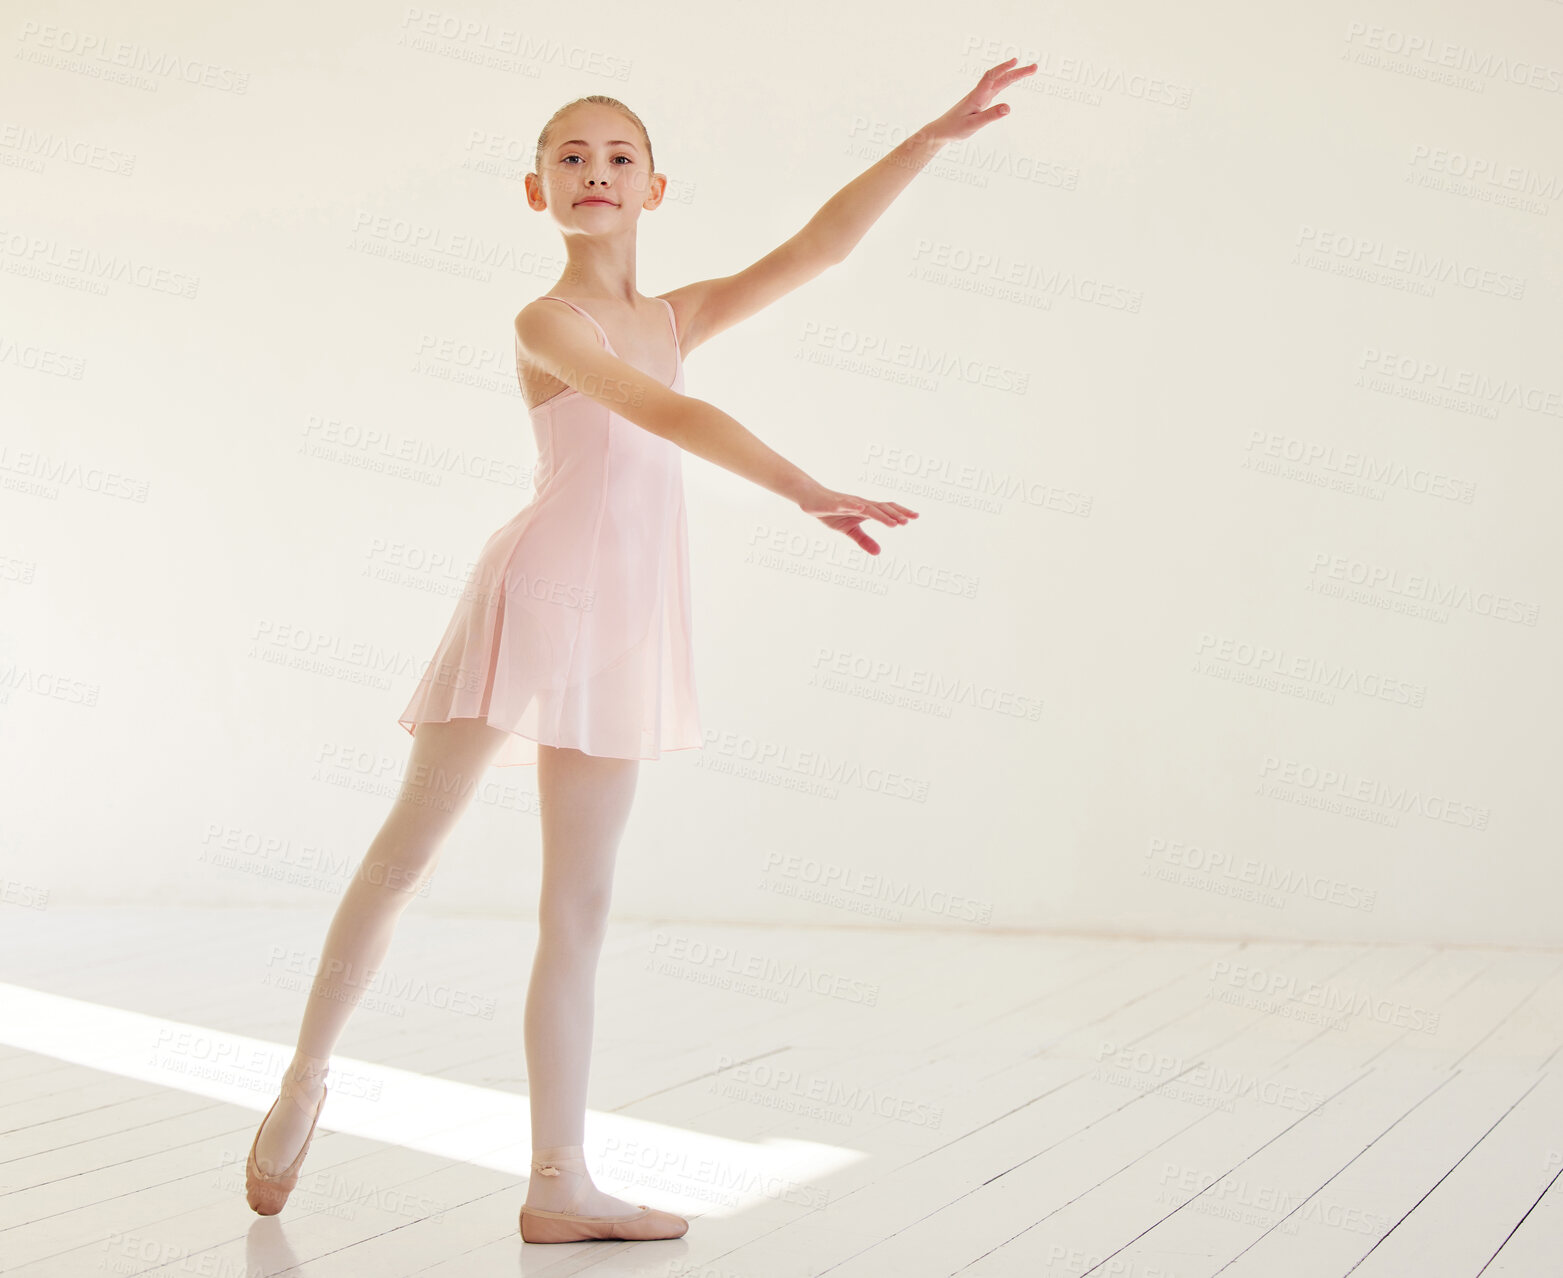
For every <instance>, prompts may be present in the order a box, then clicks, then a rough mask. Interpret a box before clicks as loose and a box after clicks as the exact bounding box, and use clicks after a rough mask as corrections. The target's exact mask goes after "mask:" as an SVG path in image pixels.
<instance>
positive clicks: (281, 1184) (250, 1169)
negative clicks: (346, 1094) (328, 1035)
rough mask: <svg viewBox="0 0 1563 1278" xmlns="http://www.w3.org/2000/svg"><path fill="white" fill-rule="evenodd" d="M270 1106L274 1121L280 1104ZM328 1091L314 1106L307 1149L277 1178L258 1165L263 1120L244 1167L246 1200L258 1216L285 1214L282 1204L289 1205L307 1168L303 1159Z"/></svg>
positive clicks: (307, 1136)
mask: <svg viewBox="0 0 1563 1278" xmlns="http://www.w3.org/2000/svg"><path fill="white" fill-rule="evenodd" d="M281 1099H282V1097H281V1096H278V1097H277V1100H274V1101H272V1102H271V1109H268V1110H267V1111H266V1118H270V1117H271V1110H272V1109H276V1108H277V1101H280V1100H281ZM325 1104H326V1089H325V1088H324V1087H322V1088H321V1089H320V1100H319V1101H318V1102H317V1103H316V1105H315V1117H314V1118H313V1119H312V1120H311V1121H310V1124H309V1131H308V1133H307V1134H306V1135H305V1137H304V1145H303V1148H301V1149H300V1150H299V1152H298V1157H296V1158H295V1159H294V1160H293V1161H292V1162H291V1163H289V1164H288V1165H287V1167H285V1168H284V1169H283V1170H282V1171H280V1172H278V1173H276V1175H267V1173H265V1172H263V1171H262V1170H261V1169H260V1166H259V1165H258V1164H257V1163H256V1161H255V1147H256V1146H257V1145H258V1144H260V1128H261V1127H264V1126H266V1118H263V1119H261V1122H260V1127H257V1128H256V1129H255V1139H254V1140H252V1141H251V1142H250V1157H249V1161H248V1162H246V1163H245V1166H244V1197H245V1200H246V1201H247V1202H248V1203H249V1204H250V1207H251V1209H252V1210H254V1211H255V1213H256V1214H257V1215H261V1216H275V1215H276V1214H277V1213H278V1212H279V1211H281V1210H282V1204H283V1203H285V1202H287V1201H288V1195H289V1194H291V1193H292V1192H293V1187H294V1186H295V1185H297V1184H298V1173H299V1168H300V1167H302V1166H303V1165H304V1155H305V1154H307V1153H309V1143H310V1141H312V1140H314V1139H315V1124H316V1123H318V1122H319V1121H320V1111H321V1110H322V1109H324V1108H325Z"/></svg>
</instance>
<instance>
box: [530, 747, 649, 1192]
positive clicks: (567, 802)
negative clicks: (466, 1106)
mask: <svg viewBox="0 0 1563 1278" xmlns="http://www.w3.org/2000/svg"><path fill="white" fill-rule="evenodd" d="M639 769H640V761H639V760H637V759H611V758H604V757H601V756H598V755H590V754H584V753H582V752H581V751H579V750H569V749H563V748H555V747H551V746H539V747H538V761H537V791H538V800H539V802H540V804H541V808H542V834H543V879H542V890H541V893H540V899H539V902H538V933H537V954H536V956H535V958H534V959H533V962H532V980H531V984H530V986H529V987H528V989H527V996H526V1027H525V1028H526V1063H527V1077H528V1080H529V1082H528V1092H529V1096H530V1101H531V1114H532V1157H533V1159H534V1160H540V1161H545V1162H547V1163H549V1164H551V1165H552V1167H553V1168H556V1169H557V1170H558V1172H559V1174H558V1175H549V1174H546V1173H545V1174H543V1175H539V1174H537V1172H536V1171H535V1170H534V1172H533V1175H532V1176H531V1178H530V1179H529V1180H528V1182H527V1192H526V1202H527V1205H528V1206H531V1207H537V1208H540V1209H542V1210H544V1211H567V1212H579V1213H580V1214H582V1215H587V1216H619V1215H628V1214H629V1213H632V1212H633V1211H634V1210H635V1204H634V1203H629V1202H626V1201H625V1200H624V1199H622V1198H615V1197H613V1196H612V1195H611V1194H605V1193H603V1192H602V1191H601V1190H599V1189H597V1187H596V1186H595V1185H593V1184H592V1180H591V1174H590V1173H589V1172H588V1171H587V1168H586V1161H585V1157H584V1151H583V1149H582V1145H583V1142H584V1140H585V1127H586V1080H587V1074H588V1072H589V1069H590V1065H591V1048H592V1020H593V1012H594V990H595V985H596V979H597V959H598V956H599V955H600V954H601V952H602V943H603V939H604V937H605V935H606V932H607V921H608V906H609V903H610V901H611V899H612V896H613V867H614V861H615V858H616V856H617V853H618V848H619V837H620V836H621V835H622V834H623V833H624V827H625V825H626V824H627V823H628V821H629V813H630V804H631V802H632V801H633V800H634V797H635V782H636V779H637V776H638V774H639Z"/></svg>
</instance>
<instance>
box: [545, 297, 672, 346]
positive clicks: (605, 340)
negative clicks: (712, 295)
mask: <svg viewBox="0 0 1563 1278" xmlns="http://www.w3.org/2000/svg"><path fill="white" fill-rule="evenodd" d="M538 300H539V301H549V302H563V303H564V304H565V305H566V306H568V307H569V308H570V309H571V310H572V311H576V312H577V313H579V314H581V315H585V316H586V318H587V319H588V320H591V325H592V327H593V328H595V329H596V330H597V333H598V335H599V336H600V337H601V338H602V344H603V345H604V346H606V347H607V348H608V349H609V350H610V351H613V343H612V342H610V341H609V340H608V331H607V330H606V329H605V328H603V326H602V325H601V324H599V323H598V322H597V321H596V320H595V319H592V317H591V315H590V314H589V313H587V312H586V311H583V310H581V308H580V307H579V306H577V305H576V304H575V303H574V302H572V301H571V300H570V299H569V298H567V297H555V296H554V295H553V294H552V293H544V294H543V296H542V297H540V298H539V299H538ZM674 340H675V341H677V340H678V339H677V335H675V336H674ZM613 353H614V354H615V355H617V354H618V351H613Z"/></svg>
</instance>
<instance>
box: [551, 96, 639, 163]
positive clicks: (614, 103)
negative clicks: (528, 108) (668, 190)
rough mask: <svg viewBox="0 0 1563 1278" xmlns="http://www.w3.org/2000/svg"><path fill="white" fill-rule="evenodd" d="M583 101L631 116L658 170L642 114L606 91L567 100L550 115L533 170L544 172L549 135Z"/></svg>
mask: <svg viewBox="0 0 1563 1278" xmlns="http://www.w3.org/2000/svg"><path fill="white" fill-rule="evenodd" d="M583 102H589V103H591V104H593V105H594V106H605V107H612V108H613V109H614V110H615V111H622V112H624V114H625V115H627V116H629V118H630V119H631V120H633V121H634V122H635V127H636V128H637V129H639V130H640V136H641V137H643V138H644V139H645V140H646V159H647V160H648V161H650V164H651V169H652V171H653V172H655V171H656V168H657V161H656V157H655V156H653V155H652V153H651V134H649V133H647V132H646V126H645V125H644V124H642V123H641V120H640V116H638V115H636V114H635V113H634V112H633V111H631V110H630V109H629V107H627V106H625V105H624V103H622V102H620V101H619V100H618V98H610V97H609V96H608V95H607V94H606V93H591V94H588V95H587V96H586V97H584V98H576V99H575V101H574V102H566V103H565V104H564V105H563V106H562V107H560V108H559V109H558V110H557V111H555V112H554V113H553V115H551V116H549V118H548V123H547V124H545V125H543V131H542V132H541V133H539V134H538V135H537V154H536V155H535V156H534V157H533V158H532V171H533V172H535V173H540V172H542V168H543V152H544V151H546V150H547V149H548V135H549V133H551V132H552V131H553V127H554V125H556V124H557V123H559V117H560V116H562V115H563V114H564V113H565V112H566V111H568V110H570V108H571V107H576V106H580V105H581V104H582V103H583Z"/></svg>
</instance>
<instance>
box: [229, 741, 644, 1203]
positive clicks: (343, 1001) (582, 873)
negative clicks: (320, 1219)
mask: <svg viewBox="0 0 1563 1278" xmlns="http://www.w3.org/2000/svg"><path fill="white" fill-rule="evenodd" d="M505 736H506V733H504V732H503V731H502V730H500V729H498V728H494V727H491V726H490V725H489V724H487V723H485V722H483V721H482V720H481V719H454V720H451V721H450V722H449V723H422V724H419V725H418V728H417V731H416V732H415V733H414V734H413V744H412V751H411V754H410V757H409V760H408V767H407V774H406V778H405V779H404V781H403V782H402V786H401V789H400V791H399V793H398V794H397V797H396V800H395V802H394V804H393V806H392V809H391V813H390V815H389V816H388V817H386V820H385V824H384V825H383V826H381V828H380V832H379V833H378V834H377V835H376V836H375V838H374V841H373V842H372V843H371V844H370V845H369V850H368V852H367V853H365V855H364V859H363V861H362V863H361V864H360V866H359V868H358V872H357V874H356V875H355V876H354V878H353V881H352V883H351V884H349V886H348V888H347V890H346V891H345V892H344V893H343V894H342V900H341V903H340V904H339V905H338V906H337V910H336V915H335V917H334V918H333V919H332V921H331V927H330V930H329V931H328V932H327V933H326V939H325V945H324V947H323V949H322V952H321V957H320V966H319V969H318V970H317V972H316V975H315V980H314V985H313V988H312V989H311V991H310V998H309V1000H308V1003H307V1005H306V1007H305V1009H304V1018H303V1024H302V1025H301V1026H300V1028H299V1035H298V1046H297V1050H296V1052H295V1055H294V1058H293V1061H292V1063H291V1064H290V1065H289V1067H288V1069H287V1070H286V1071H285V1073H284V1075H283V1080H282V1088H281V1091H282V1099H281V1101H279V1103H278V1104H277V1106H276V1108H275V1109H274V1110H273V1111H272V1115H271V1117H270V1118H269V1119H268V1120H266V1121H265V1123H264V1125H263V1126H262V1128H261V1132H260V1139H259V1142H258V1143H257V1146H256V1151H255V1158H256V1162H257V1164H259V1166H260V1168H261V1170H262V1171H265V1172H269V1173H275V1172H277V1171H278V1170H280V1169H281V1168H283V1167H286V1166H287V1165H288V1164H289V1163H290V1162H292V1160H293V1158H294V1157H295V1156H296V1155H297V1153H298V1151H299V1148H300V1146H301V1145H302V1144H303V1142H304V1137H305V1134H306V1133H307V1132H308V1131H309V1125H310V1123H311V1121H312V1120H313V1119H314V1115H315V1106H316V1104H317V1102H318V1101H319V1099H320V1089H321V1087H322V1086H323V1085H326V1084H328V1083H329V1079H328V1078H327V1077H326V1072H327V1069H328V1066H329V1062H330V1057H331V1053H332V1051H333V1050H334V1048H335V1046H336V1043H337V1040H338V1039H339V1038H340V1037H341V1034H342V1029H343V1027H344V1026H345V1025H346V1024H347V1019H348V1017H349V1016H350V1015H351V1014H352V1011H353V1009H354V1008H355V1007H356V1006H357V1005H358V1001H359V999H360V998H361V997H362V995H363V991H364V989H365V988H366V987H367V986H368V984H369V982H370V980H371V979H372V978H373V976H374V974H375V971H376V970H377V969H378V968H379V966H380V964H381V963H382V962H384V960H385V956H386V953H387V951H388V950H389V949H390V945H391V938H392V935H393V934H394V932H395V929H396V924H397V922H398V921H399V920H400V919H401V916H402V912H403V911H404V910H405V909H406V908H407V906H408V905H409V904H410V903H411V901H412V898H413V897H414V896H416V895H417V893H418V891H419V889H420V888H421V887H422V885H423V884H424V883H425V882H426V881H427V879H428V877H429V876H430V875H431V874H432V873H433V872H434V867H435V864H436V863H437V861H438V860H439V855H440V848H441V846H442V845H443V843H444V841H445V838H446V836H447V835H448V834H449V833H450V831H451V829H452V828H453V827H454V826H455V824H456V821H457V820H458V819H459V817H460V816H461V814H462V813H463V812H464V811H465V810H466V808H467V805H468V804H469V803H470V801H471V797H472V793H473V791H474V789H475V787H476V785H477V783H478V781H479V780H480V779H481V777H482V774H483V770H484V769H485V768H486V767H487V766H488V763H489V761H490V760H491V759H492V758H493V757H494V755H495V753H496V752H497V751H498V749H499V747H500V745H501V744H503V742H504V739H505ZM639 766H640V765H639V762H638V760H634V759H612V758H604V757H601V756H597V755H589V754H584V753H582V752H581V751H579V750H568V749H562V748H555V747H552V746H545V745H540V746H538V761H537V789H538V799H539V804H540V807H541V812H542V842H543V872H542V888H541V893H540V899H539V903H538V939H537V952H536V955H535V956H534V958H533V963H532V979H531V983H530V985H529V986H528V988H527V999H526V1016H525V1036H526V1063H527V1074H528V1077H529V1080H530V1083H529V1088H528V1093H529V1100H530V1109H531V1119H532V1148H533V1153H534V1156H537V1155H540V1154H542V1155H545V1156H546V1157H547V1158H549V1159H550V1160H552V1161H554V1162H556V1163H559V1164H562V1165H563V1166H565V1168H566V1170H569V1171H572V1172H574V1173H575V1174H574V1175H570V1176H561V1177H552V1178H546V1179H545V1178H540V1177H537V1176H533V1177H531V1178H530V1180H529V1182H528V1188H527V1199H526V1201H527V1202H528V1203H529V1204H530V1205H531V1206H533V1207H540V1208H543V1209H544V1210H549V1211H578V1212H582V1213H584V1214H591V1215H615V1214H624V1213H628V1212H630V1211H633V1210H634V1204H631V1203H626V1202H625V1201H624V1200H622V1199H618V1198H614V1197H612V1196H611V1195H608V1194H604V1193H602V1192H601V1191H599V1190H597V1189H596V1188H595V1186H594V1185H592V1183H591V1179H590V1175H589V1173H587V1172H586V1170H585V1163H584V1158H583V1157H582V1149H581V1146H582V1142H583V1140H584V1138H585V1122H586V1082H587V1074H588V1071H589V1068H590V1063H591V1045H592V1028H593V1012H594V1007H595V1000H594V990H595V985H596V977H597V959H598V956H599V955H600V954H601V952H602V943H603V938H604V935H605V930H606V925H607V915H608V906H609V904H610V902H611V900H612V895H613V869H614V862H615V858H616V856H617V854H618V847H619V839H620V837H621V836H622V834H623V833H624V828H625V825H626V824H627V823H628V820H629V813H630V805H631V803H632V802H633V800H634V797H635V783H636V780H637V778H638V774H639Z"/></svg>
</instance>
